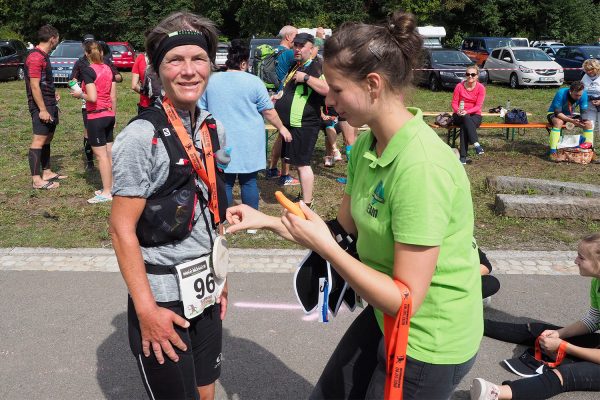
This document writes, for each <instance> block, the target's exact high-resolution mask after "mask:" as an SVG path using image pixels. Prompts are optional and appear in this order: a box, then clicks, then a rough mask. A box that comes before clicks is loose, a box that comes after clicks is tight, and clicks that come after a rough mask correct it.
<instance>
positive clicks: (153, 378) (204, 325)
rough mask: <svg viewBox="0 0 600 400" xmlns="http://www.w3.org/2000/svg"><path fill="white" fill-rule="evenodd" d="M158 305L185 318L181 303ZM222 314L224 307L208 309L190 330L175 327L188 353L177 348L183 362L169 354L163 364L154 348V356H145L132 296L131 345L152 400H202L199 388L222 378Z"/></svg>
mask: <svg viewBox="0 0 600 400" xmlns="http://www.w3.org/2000/svg"><path fill="white" fill-rule="evenodd" d="M156 304H157V305H158V306H159V307H164V308H168V309H169V310H171V311H173V312H175V313H176V314H178V315H180V316H182V317H183V306H182V303H181V302H180V301H172V302H168V303H156ZM220 313H221V305H220V304H215V305H214V306H212V307H208V308H207V309H206V310H204V312H203V313H202V315H200V316H198V317H196V318H194V319H192V320H191V321H190V327H189V328H187V329H185V328H181V327H180V326H178V325H173V326H174V328H175V331H176V332H177V334H178V335H179V336H180V337H181V339H182V340H183V341H184V342H185V344H186V346H187V350H186V351H185V352H183V351H181V350H179V349H178V348H176V347H175V346H173V348H174V349H175V351H176V352H177V355H178V356H179V361H178V362H173V361H171V359H170V358H169V357H167V356H166V355H165V356H164V357H165V362H164V364H162V365H161V364H159V363H158V361H156V357H155V356H154V352H153V351H152V349H150V357H146V356H144V353H143V352H142V337H141V332H140V323H139V321H138V318H137V314H136V313H135V308H134V305H133V301H132V300H131V297H129V299H128V302H127V319H128V331H129V346H130V348H131V351H132V352H133V355H134V356H135V358H136V361H137V365H138V368H139V370H140V374H141V376H142V382H143V384H144V387H145V388H146V391H147V392H148V396H149V397H150V398H151V399H194V400H200V395H199V394H198V390H197V387H198V386H206V385H210V384H211V383H213V382H215V381H216V380H217V379H219V376H220V375H221V345H222V340H223V325H222V321H221V316H220Z"/></svg>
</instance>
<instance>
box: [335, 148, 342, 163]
mask: <svg viewBox="0 0 600 400" xmlns="http://www.w3.org/2000/svg"><path fill="white" fill-rule="evenodd" d="M333 161H342V153H341V152H340V151H339V150H338V149H335V150H334V151H333Z"/></svg>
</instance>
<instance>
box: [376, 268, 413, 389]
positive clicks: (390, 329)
mask: <svg viewBox="0 0 600 400" xmlns="http://www.w3.org/2000/svg"><path fill="white" fill-rule="evenodd" d="M394 283H395V284H396V285H397V286H398V289H400V293H401V294H402V304H400V308H399V309H398V315H396V319H395V320H394V318H392V317H391V316H389V315H387V314H384V315H383V318H384V319H383V336H384V340H385V352H386V355H387V365H386V371H387V376H386V379H385V395H384V399H385V400H389V399H394V400H396V399H398V400H401V399H402V385H403V383H404V371H405V369H406V347H407V345H408V329H409V328H410V314H411V308H412V298H411V297H410V291H409V290H408V287H406V285H405V284H403V283H402V282H400V281H398V280H394Z"/></svg>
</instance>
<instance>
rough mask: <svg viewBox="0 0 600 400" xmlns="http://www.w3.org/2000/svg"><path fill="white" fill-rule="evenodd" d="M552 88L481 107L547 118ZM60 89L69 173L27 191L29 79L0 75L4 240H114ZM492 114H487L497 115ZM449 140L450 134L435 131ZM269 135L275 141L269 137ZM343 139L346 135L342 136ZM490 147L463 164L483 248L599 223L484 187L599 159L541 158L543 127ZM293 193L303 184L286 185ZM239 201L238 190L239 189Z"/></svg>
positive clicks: (320, 197) (546, 238) (330, 203)
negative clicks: (513, 201) (516, 203)
mask: <svg viewBox="0 0 600 400" xmlns="http://www.w3.org/2000/svg"><path fill="white" fill-rule="evenodd" d="M129 81H130V74H129V73H125V74H124V82H123V83H121V84H119V85H118V97H119V104H118V113H117V125H118V128H117V131H118V130H119V128H122V127H123V126H125V124H126V123H127V121H129V119H130V118H132V117H133V116H134V115H135V113H136V102H137V95H136V94H135V93H133V92H132V91H131V90H129V84H128V82H129ZM554 92H555V90H554V89H523V90H512V89H510V88H508V87H507V86H497V85H489V86H488V91H487V98H486V101H485V105H484V108H485V110H487V109H488V108H492V107H495V106H497V105H504V104H506V101H507V100H509V99H510V101H511V105H512V107H518V108H522V109H524V110H526V111H528V112H531V113H532V114H533V115H532V116H531V117H530V121H535V122H538V121H540V122H542V121H545V114H546V112H545V110H546V109H547V107H548V104H549V103H550V101H551V100H552V96H553V95H554ZM59 93H60V95H61V101H60V107H61V115H60V125H59V127H58V129H57V132H56V136H55V138H54V140H53V142H52V168H53V169H54V170H56V171H60V172H61V173H63V174H67V175H69V178H68V179H67V180H65V181H62V182H61V187H60V188H59V189H57V190H50V191H40V190H34V189H32V188H31V177H30V173H29V165H28V162H27V151H28V148H29V144H30V142H31V119H30V115H29V111H28V109H27V100H26V96H25V84H24V83H23V82H0V135H1V137H2V138H3V140H2V142H0V170H1V171H2V174H0V226H2V229H0V247H12V246H25V247H29V246H32V247H35V246H49V247H67V248H68V247H110V245H111V244H110V238H109V236H108V232H107V228H108V226H107V220H108V215H109V213H110V204H96V205H90V204H88V203H87V202H86V199H88V198H89V197H91V196H92V194H93V191H94V190H95V189H97V188H99V187H100V177H99V175H98V173H97V172H94V173H91V174H89V173H86V172H85V170H84V162H83V155H82V137H83V136H82V121H81V111H80V110H81V108H80V107H81V104H80V102H79V100H76V99H73V98H72V97H71V96H70V95H69V94H68V91H67V90H66V89H65V88H60V89H59ZM451 97H452V93H451V92H438V93H433V92H430V91H429V90H426V89H421V88H419V89H416V90H414V92H412V93H411V95H410V96H409V97H408V99H407V102H408V104H410V105H412V106H416V107H420V108H422V109H423V110H427V111H443V110H448V109H449V104H450V101H451ZM493 120H494V119H488V121H490V122H492V121H493ZM439 134H440V137H441V138H442V139H443V140H445V132H442V131H440V132H439ZM272 139H273V138H271V141H272ZM339 141H340V143H341V137H340V138H339ZM480 142H481V143H482V145H483V147H484V148H485V154H484V155H482V156H480V157H475V156H473V157H472V158H473V159H474V162H473V163H472V164H470V165H467V166H466V170H467V173H468V175H469V178H470V180H471V188H472V194H473V202H474V207H475V236H476V237H477V239H478V241H479V243H480V245H482V246H483V247H485V248H488V249H491V248H504V249H545V250H573V249H575V243H576V242H577V240H578V239H579V238H580V237H581V236H583V235H585V234H587V233H591V232H595V231H598V230H600V229H599V228H600V227H599V224H598V223H597V222H594V221H591V220H587V219H585V216H584V215H582V218H581V219H580V220H576V221H572V220H551V219H546V220H533V219H520V218H508V217H501V216H498V215H496V214H495V213H494V211H493V204H494V196H495V193H491V192H489V191H488V190H487V189H486V187H485V178H486V177H487V176H491V175H513V176H522V177H531V178H542V179H557V180H564V181H575V182H585V183H596V182H597V180H598V176H599V172H600V165H599V164H590V165H576V164H554V163H551V162H549V161H546V159H545V152H546V149H547V147H546V142H547V134H546V132H545V131H544V130H539V129H538V130H529V131H527V132H526V134H524V135H519V136H518V137H517V138H516V139H515V141H514V142H511V141H508V142H507V141H506V140H505V139H504V133H503V132H502V131H493V130H485V131H481V132H480ZM323 155H324V143H323V140H322V139H320V140H319V142H318V144H317V149H316V151H315V156H314V164H313V168H314V171H315V176H316V182H315V186H316V187H315V202H316V203H315V204H316V209H317V212H318V213H319V214H320V215H321V216H323V217H324V218H331V217H333V216H335V213H336V210H337V206H338V204H339V201H340V199H341V196H342V193H343V186H342V185H341V184H339V183H337V182H336V180H335V179H336V178H337V177H339V176H343V175H344V172H345V163H338V164H337V165H336V166H335V167H334V168H325V167H323V166H322V157H323ZM259 184H260V188H261V206H260V207H261V209H262V210H263V211H265V212H266V213H269V214H272V215H278V214H279V213H280V209H281V208H280V206H279V205H278V204H277V202H276V201H275V198H274V192H275V190H278V189H279V188H278V187H277V186H276V184H275V183H274V182H271V181H266V180H264V179H261V180H260V182H259ZM284 191H285V192H287V194H288V195H289V196H295V195H296V194H297V193H298V191H299V187H286V188H285V189H284ZM237 197H238V198H239V195H238V196H237ZM231 243H232V245H233V246H235V247H259V248H261V247H262V248H264V247H267V248H268V247H293V245H292V244H289V243H287V242H285V241H284V240H281V239H279V238H278V237H275V236H274V235H273V234H270V233H268V232H259V233H258V234H255V235H249V234H239V235H236V236H235V237H233V238H231Z"/></svg>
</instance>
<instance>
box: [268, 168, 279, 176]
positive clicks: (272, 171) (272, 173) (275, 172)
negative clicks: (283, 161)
mask: <svg viewBox="0 0 600 400" xmlns="http://www.w3.org/2000/svg"><path fill="white" fill-rule="evenodd" d="M280 175H281V174H280V173H279V169H277V168H267V169H266V170H265V178H267V179H273V178H279V176H280Z"/></svg>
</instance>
